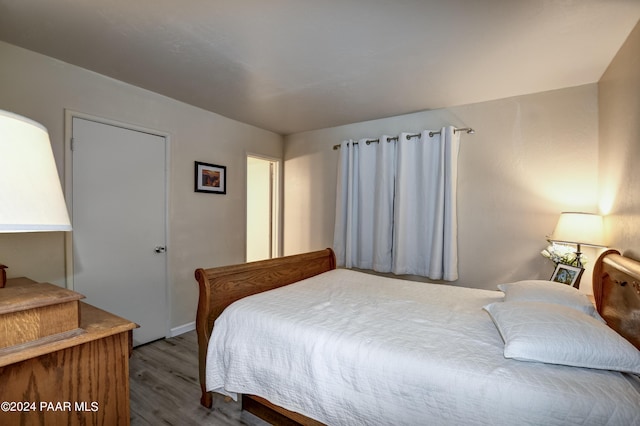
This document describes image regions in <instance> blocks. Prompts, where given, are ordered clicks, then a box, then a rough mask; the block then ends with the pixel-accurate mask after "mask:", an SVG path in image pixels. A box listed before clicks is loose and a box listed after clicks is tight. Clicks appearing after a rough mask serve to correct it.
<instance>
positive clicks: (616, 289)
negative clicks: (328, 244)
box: [195, 249, 640, 426]
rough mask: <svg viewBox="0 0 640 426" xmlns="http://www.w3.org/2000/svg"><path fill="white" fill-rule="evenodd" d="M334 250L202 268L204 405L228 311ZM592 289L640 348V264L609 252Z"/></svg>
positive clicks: (256, 406)
mask: <svg viewBox="0 0 640 426" xmlns="http://www.w3.org/2000/svg"><path fill="white" fill-rule="evenodd" d="M335 267H336V261H335V255H334V253H333V251H332V250H331V249H325V250H321V251H316V252H312V253H303V254H299V255H294V256H287V257H281V258H275V259H269V260H263V261H259V262H251V263H245V264H240V265H232V266H222V267H219V268H210V269H197V270H196V272H195V276H196V280H197V281H198V283H199V285H200V299H199V301H198V313H197V317H196V330H197V334H198V355H199V367H200V387H201V389H202V397H201V399H200V403H201V404H202V405H204V406H205V407H209V408H210V407H211V405H212V396H211V392H207V391H206V388H205V370H206V355H207V346H208V344H209V336H210V335H211V332H212V330H213V324H214V321H215V320H216V318H217V317H218V316H219V315H220V314H221V313H222V311H223V310H224V308H226V307H227V306H229V305H230V304H231V303H233V302H235V301H236V300H238V299H241V298H243V297H246V296H249V295H252V294H256V293H261V292H263V291H267V290H271V289H274V288H277V287H282V286H285V285H288V284H291V283H294V282H296V281H300V280H302V279H305V278H309V277H312V276H314V275H318V274H321V273H323V272H326V271H329V270H331V269H335ZM593 291H594V298H595V301H596V306H597V308H598V312H599V313H600V315H601V316H602V317H603V318H604V319H605V320H606V321H607V324H608V325H609V326H610V327H611V328H613V329H614V330H616V331H617V332H618V333H619V334H620V335H622V336H623V337H625V338H626V339H627V340H629V341H630V342H631V343H632V344H633V345H635V346H636V347H637V348H638V349H640V262H638V261H636V260H633V259H630V258H627V257H624V256H621V255H620V253H619V252H618V251H616V250H608V251H606V252H604V253H603V254H602V255H601V256H600V257H599V258H598V260H597V262H596V264H595V265H594V271H593ZM242 408H243V409H245V410H247V411H249V412H251V413H253V414H255V415H257V416H258V417H261V418H263V419H264V420H266V421H268V422H270V423H272V424H278V425H314V426H317V425H321V424H322V423H319V422H317V421H315V420H313V419H310V418H308V417H305V416H302V415H301V414H298V413H294V412H292V411H289V410H286V409H284V408H282V407H278V406H276V405H274V404H271V403H270V402H269V401H267V400H265V399H263V398H260V397H256V396H252V395H243V398H242Z"/></svg>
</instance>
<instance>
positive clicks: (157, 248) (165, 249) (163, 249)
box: [153, 246, 167, 253]
mask: <svg viewBox="0 0 640 426" xmlns="http://www.w3.org/2000/svg"><path fill="white" fill-rule="evenodd" d="M153 251H155V252H156V253H164V252H165V251H167V248H166V247H163V246H156V248H154V249H153Z"/></svg>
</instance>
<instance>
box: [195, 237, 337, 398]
mask: <svg viewBox="0 0 640 426" xmlns="http://www.w3.org/2000/svg"><path fill="white" fill-rule="evenodd" d="M335 268H336V257H335V254H334V253H333V250H331V249H330V248H327V249H324V250H319V251H314V252H311V253H302V254H296V255H293V256H285V257H278V258H274V259H268V260H261V261H258V262H249V263H242V264H239V265H231V266H221V267H218V268H209V269H202V268H199V269H196V272H195V276H196V280H197V281H198V285H199V287H200V296H199V299H198V312H197V314H196V333H197V334H198V357H199V368H200V387H201V388H202V397H201V399H200V403H201V404H202V405H204V406H205V407H208V408H211V405H212V399H211V393H210V392H207V391H206V388H205V369H206V362H207V346H208V345H209V337H210V336H211V332H212V330H213V323H214V322H215V320H216V318H218V316H220V314H221V313H222V311H224V309H225V308H226V307H227V306H229V305H230V304H232V303H233V302H235V301H236V300H239V299H242V298H243V297H247V296H250V295H252V294H257V293H262V292H263V291H267V290H273V289H274V288H278V287H282V286H285V285H288V284H292V283H294V282H297V281H301V280H304V279H306V278H310V277H313V276H315V275H318V274H321V273H323V272H326V271H329V270H331V269H335Z"/></svg>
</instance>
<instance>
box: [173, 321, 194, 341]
mask: <svg viewBox="0 0 640 426" xmlns="http://www.w3.org/2000/svg"><path fill="white" fill-rule="evenodd" d="M195 329H196V322H195V321H191V322H190V323H187V324H184V325H181V326H178V327H173V328H172V329H171V331H170V333H171V335H170V336H169V337H176V336H179V335H181V334H184V333H188V332H189V331H191V330H195Z"/></svg>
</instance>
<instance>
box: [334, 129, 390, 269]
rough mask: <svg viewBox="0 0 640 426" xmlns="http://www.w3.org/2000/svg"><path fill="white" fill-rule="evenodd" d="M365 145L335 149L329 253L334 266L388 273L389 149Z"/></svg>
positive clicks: (350, 144)
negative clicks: (335, 178) (337, 151)
mask: <svg viewBox="0 0 640 426" xmlns="http://www.w3.org/2000/svg"><path fill="white" fill-rule="evenodd" d="M367 140H368V139H362V140H360V141H358V142H357V143H354V141H351V140H349V141H344V142H342V144H341V145H340V159H339V166H338V184H337V194H336V222H335V231H334V251H335V253H336V258H337V259H338V264H339V265H340V266H346V267H347V268H354V267H355V268H362V269H373V270H375V271H379V272H390V271H391V247H392V235H393V234H392V232H393V220H392V219H393V192H394V186H393V185H394V176H393V174H394V172H395V170H394V163H395V160H394V157H395V146H394V144H392V143H388V142H387V140H388V138H387V137H386V136H385V137H382V138H380V141H381V142H380V143H370V144H367V143H366V141H367Z"/></svg>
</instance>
